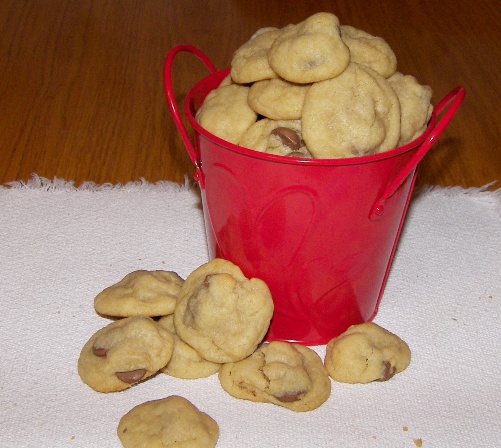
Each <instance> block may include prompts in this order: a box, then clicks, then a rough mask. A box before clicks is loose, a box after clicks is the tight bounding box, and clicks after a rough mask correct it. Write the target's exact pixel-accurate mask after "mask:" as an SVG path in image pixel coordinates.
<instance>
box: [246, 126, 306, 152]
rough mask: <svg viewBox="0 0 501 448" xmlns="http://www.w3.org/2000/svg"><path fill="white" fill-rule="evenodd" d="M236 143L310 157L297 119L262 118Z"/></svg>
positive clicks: (263, 149) (261, 149)
mask: <svg viewBox="0 0 501 448" xmlns="http://www.w3.org/2000/svg"><path fill="white" fill-rule="evenodd" d="M238 144H239V145H240V146H243V147H245V148H249V149H254V150H255V151H260V152H265V153H267V154H275V155H279V156H291V157H302V158H311V154H310V153H309V152H308V150H307V149H306V146H305V144H304V141H303V138H302V136H301V122H300V121H299V120H270V119H268V118H263V119H261V120H259V121H256V122H255V123H254V124H253V125H252V126H251V127H250V128H249V129H247V131H246V132H245V133H244V135H242V138H241V139H240V141H239V142H238Z"/></svg>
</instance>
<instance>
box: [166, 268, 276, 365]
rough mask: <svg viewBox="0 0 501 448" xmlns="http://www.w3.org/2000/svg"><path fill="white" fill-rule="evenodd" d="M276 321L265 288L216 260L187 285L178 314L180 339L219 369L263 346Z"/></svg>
mask: <svg viewBox="0 0 501 448" xmlns="http://www.w3.org/2000/svg"><path fill="white" fill-rule="evenodd" d="M272 315H273V300H272V298H271V293H270V290H269V289H268V286H267V285H266V283H264V282H263V281H262V280H260V279H257V278H251V279H247V278H246V277H245V276H244V274H243V273H242V271H241V270H240V268H239V267H238V266H236V265H235V264H233V263H232V262H230V261H227V260H223V259H219V258H216V259H213V260H211V261H209V262H208V263H206V264H204V265H202V266H200V267H199V268H197V269H195V270H194V271H193V272H192V273H191V274H190V275H189V276H188V277H187V279H186V281H185V283H184V285H183V287H182V288H181V293H180V294H179V300H178V303H177V306H176V310H175V312H174V325H175V327H176V333H177V335H178V336H179V337H180V338H181V339H182V340H183V341H184V342H186V343H187V344H189V345H191V346H192V347H193V348H194V349H195V350H196V351H197V352H198V353H200V355H201V356H202V357H203V358H204V359H207V360H208V361H212V362H215V363H225V362H233V361H239V360H241V359H243V358H245V357H247V356H249V355H250V354H251V353H252V352H253V351H254V350H255V349H256V347H257V346H258V344H259V343H260V342H261V341H262V340H263V338H264V336H265V335H266V332H267V331H268V328H269V325H270V321H271V317H272Z"/></svg>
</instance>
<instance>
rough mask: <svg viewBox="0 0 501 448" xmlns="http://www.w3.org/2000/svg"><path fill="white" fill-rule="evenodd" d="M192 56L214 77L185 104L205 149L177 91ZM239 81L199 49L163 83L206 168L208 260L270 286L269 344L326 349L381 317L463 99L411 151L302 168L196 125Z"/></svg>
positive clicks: (196, 158)
mask: <svg viewBox="0 0 501 448" xmlns="http://www.w3.org/2000/svg"><path fill="white" fill-rule="evenodd" d="M182 51H187V52H189V53H192V54H195V55H196V56H197V57H198V58H199V59H201V60H202V62H204V64H205V65H206V66H207V68H208V69H209V71H210V72H211V74H210V75H209V76H207V77H206V78H204V79H202V80H200V81H199V82H198V83H197V84H195V85H194V86H193V87H192V88H191V89H190V91H189V92H188V94H187V96H186V98H185V101H184V112H185V115H186V117H187V119H188V121H189V123H190V125H191V126H192V127H193V128H194V130H195V139H196V145H195V146H193V145H192V143H191V141H190V139H189V137H188V133H187V132H186V129H185V128H184V125H183V123H182V121H181V118H180V116H179V112H178V108H177V105H176V103H175V99H174V93H173V89H172V79H171V76H172V74H171V71H172V62H173V59H174V57H175V56H176V54H178V53H179V52H182ZM228 73H229V70H223V71H220V72H218V71H216V69H215V68H214V67H213V65H212V64H211V63H210V61H209V60H208V58H207V57H206V56H205V55H204V54H203V53H201V52H200V51H199V50H198V49H196V48H194V47H191V46H189V45H179V46H177V47H174V48H173V49H172V50H171V52H170V53H169V55H168V56H167V59H166V64H165V72H164V79H165V90H166V95H167V102H168V104H169V106H170V110H171V113H172V116H173V118H174V121H175V123H176V126H177V128H178V130H179V132H180V134H181V137H182V138H183V141H184V144H185V145H186V149H187V151H188V153H189V155H190V158H191V160H192V161H193V163H194V164H195V167H196V172H195V179H196V180H197V181H198V183H199V185H200V189H201V195H202V204H203V213H204V220H205V227H206V232H207V242H208V246H209V254H210V256H211V257H221V258H225V259H228V260H230V261H232V262H233V263H235V264H236V265H238V266H239V267H240V268H241V269H242V271H243V272H244V274H245V275H246V276H247V277H258V278H260V279H262V280H264V281H265V282H266V283H267V284H268V286H269V288H270V290H271V293H272V296H273V300H274V304H275V313H274V316H273V319H272V322H271V326H270V330H269V333H268V335H267V340H270V341H271V340H286V341H295V342H300V343H303V344H308V345H316V344H325V343H327V342H328V341H329V340H330V339H332V338H333V337H335V336H337V335H338V334H340V333H341V332H343V331H344V330H345V329H346V328H348V327H349V326H350V325H352V324H357V323H361V322H365V321H368V320H371V319H372V318H373V317H374V316H375V314H376V312H377V308H378V305H379V301H380V299H381V295H382V293H383V289H384V285H385V283H386V279H387V276H388V272H389V269H390V266H391V261H392V258H393V254H394V251H395V248H396V245H397V241H398V237H399V233H400V230H401V227H402V223H403V221H404V218H405V214H406V210H407V206H408V204H409V199H410V196H411V193H412V187H413V185H414V181H415V176H416V166H417V164H418V163H419V161H420V160H421V159H422V157H423V156H424V155H425V154H426V152H427V151H428V150H429V149H430V147H431V146H432V144H433V142H434V141H435V140H436V139H437V137H438V136H439V135H440V133H441V132H442V131H443V130H444V129H445V127H446V126H447V124H448V123H449V121H450V120H451V119H452V117H453V115H454V114H455V112H456V110H457V108H458V107H459V105H460V103H461V101H462V99H463V97H464V90H463V89H462V88H457V89H454V90H453V91H452V92H451V93H450V94H449V95H447V96H446V97H445V98H444V99H443V100H442V101H441V102H440V103H439V104H438V105H437V106H436V107H435V109H434V112H433V114H432V117H431V119H430V123H429V125H428V128H427V129H426V131H425V133H424V134H423V135H421V136H420V137H419V138H418V139H416V140H415V141H414V142H411V143H410V144H408V145H406V146H403V147H401V148H397V149H394V150H391V151H388V152H385V153H381V154H374V155H370V156H363V157H353V158H349V159H332V160H327V159H321V160H320V159H294V158H284V157H281V156H274V155H269V154H264V153H260V152H257V151H253V150H250V149H246V148H241V147H239V146H236V145H233V144H231V143H228V142H226V141H224V140H221V139H219V138H218V137H216V136H214V135H212V134H210V133H208V132H207V131H206V130H204V129H203V128H202V127H201V126H200V125H199V124H198V123H197V122H196V120H195V113H196V111H197V110H198V108H199V107H200V106H201V104H202V103H203V100H204V98H205V97H206V96H207V94H208V93H209V92H210V91H211V90H213V89H215V88H216V87H217V86H218V85H219V83H220V82H221V81H222V79H223V78H224V77H225V76H227V74H228ZM442 112H443V115H442V117H441V119H440V120H438V118H437V116H438V115H439V114H441V113H442Z"/></svg>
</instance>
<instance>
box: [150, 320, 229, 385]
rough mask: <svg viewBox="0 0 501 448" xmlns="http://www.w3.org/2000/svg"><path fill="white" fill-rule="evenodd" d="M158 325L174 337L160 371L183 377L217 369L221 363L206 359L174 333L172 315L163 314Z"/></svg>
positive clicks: (211, 372)
mask: <svg viewBox="0 0 501 448" xmlns="http://www.w3.org/2000/svg"><path fill="white" fill-rule="evenodd" d="M158 323H159V325H161V326H162V327H164V328H165V329H167V330H169V331H170V332H171V334H172V336H173V337H174V351H173V352H172V357H171V358H170V361H169V362H168V364H167V365H166V366H165V367H164V368H162V369H161V371H162V372H163V373H165V374H167V375H169V376H174V377H176V378H184V379H196V378H205V377H208V376H211V375H213V374H214V373H217V372H218V371H219V368H220V367H221V364H216V363H214V362H210V361H207V360H206V359H204V358H202V356H200V353H198V352H197V351H196V350H195V349H194V348H193V347H191V346H190V345H188V344H187V343H186V342H184V341H183V340H182V339H180V338H179V336H178V335H177V334H176V329H175V327H174V316H173V315H172V314H171V315H170V316H164V317H162V318H161V319H160V320H159V321H158Z"/></svg>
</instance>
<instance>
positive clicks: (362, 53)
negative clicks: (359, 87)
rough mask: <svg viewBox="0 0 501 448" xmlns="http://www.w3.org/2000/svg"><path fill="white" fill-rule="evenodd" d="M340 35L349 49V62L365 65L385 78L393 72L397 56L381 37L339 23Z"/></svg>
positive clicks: (395, 67)
mask: <svg viewBox="0 0 501 448" xmlns="http://www.w3.org/2000/svg"><path fill="white" fill-rule="evenodd" d="M341 37H342V39H343V42H344V43H345V44H346V45H347V46H348V48H349V49H350V54H351V59H350V61H351V62H356V63H357V64H362V65H366V66H368V67H370V68H371V69H372V70H374V71H376V72H377V73H379V74H380V75H381V76H384V77H385V78H388V77H389V76H391V75H393V73H395V70H396V69H397V58H396V56H395V53H394V52H393V50H392V49H391V48H390V46H389V45H388V44H387V43H386V41H385V40H384V39H382V38H381V37H376V36H372V35H371V34H369V33H366V32H365V31H363V30H359V29H357V28H354V27H352V26H349V25H341Z"/></svg>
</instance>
